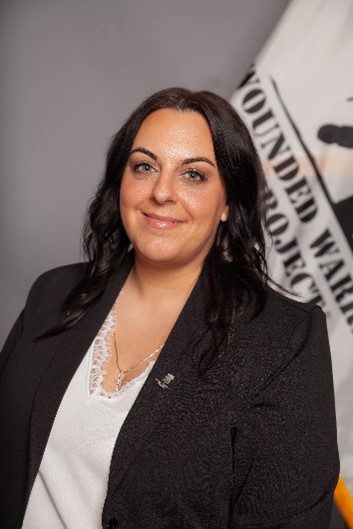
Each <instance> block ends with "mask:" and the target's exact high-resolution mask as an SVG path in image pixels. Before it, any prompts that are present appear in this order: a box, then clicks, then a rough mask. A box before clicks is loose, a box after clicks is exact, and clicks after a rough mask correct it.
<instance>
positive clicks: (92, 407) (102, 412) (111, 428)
mask: <svg viewBox="0 0 353 529" xmlns="http://www.w3.org/2000/svg"><path fill="white" fill-rule="evenodd" d="M113 309H114V307H113V308H112V310H111V311H110V312H109V314H108V316H107V318H106V320H105V322H104V323H103V325H102V327H101V329H100V331H99V332H98V334H97V336H96V337H95V339H94V340H93V342H92V344H91V346H90V347H89V349H88V351H87V353H86V354H85V356H84V358H83V359H82V361H81V364H80V365H79V367H78V369H77V370H76V373H75V375H74V376H73V378H72V379H71V382H70V384H69V386H68V388H67V390H66V392H65V395H64V397H63V399H62V401H61V404H60V407H59V409H58V412H57V414H56V417H55V420H54V423H53V427H52V429H51V432H50V436H49V439H48V442H47V445H46V448H45V451H44V455H43V459H42V461H41V464H40V468H39V471H38V473H37V476H36V479H35V482H34V485H33V488H32V491H31V494H30V498H29V502H28V505H27V509H26V512H25V517H24V521H23V525H22V529H39V528H42V527H50V529H77V528H79V527H85V528H87V529H101V527H102V522H101V515H102V509H103V503H104V500H105V496H106V492H107V485H108V476H109V468H110V461H111V456H112V452H113V449H114V445H115V441H116V438H117V436H118V434H119V431H120V428H121V426H122V424H123V422H124V420H125V418H126V416H127V414H128V412H129V410H130V408H131V406H132V405H133V403H134V401H135V399H136V397H137V395H138V393H139V391H140V389H141V388H142V386H143V383H144V382H145V380H146V378H147V376H148V373H149V372H150V370H151V369H152V367H153V365H154V363H155V361H156V359H154V360H151V361H149V362H148V364H147V365H146V367H145V369H144V370H143V372H141V373H140V374H139V375H138V376H137V377H135V378H133V379H131V380H130V381H128V382H125V383H124V385H123V386H122V388H121V390H118V391H117V390H116V391H114V392H107V391H105V389H104V388H103V387H102V382H103V381H104V376H105V374H106V372H105V370H104V364H105V362H106V360H107V358H108V355H109V354H111V353H110V351H109V349H108V346H107V337H108V333H109V332H112V330H113V328H114V323H115V319H114V318H115V316H114V314H115V313H114V310H113Z"/></svg>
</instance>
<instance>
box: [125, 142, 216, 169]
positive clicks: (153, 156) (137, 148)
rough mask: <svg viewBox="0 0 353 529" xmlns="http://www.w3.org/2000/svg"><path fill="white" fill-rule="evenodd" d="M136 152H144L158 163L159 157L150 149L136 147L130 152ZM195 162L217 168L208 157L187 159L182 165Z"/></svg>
mask: <svg viewBox="0 0 353 529" xmlns="http://www.w3.org/2000/svg"><path fill="white" fill-rule="evenodd" d="M134 152H143V153H144V154H147V155H148V156H150V157H151V158H152V159H153V160H155V161H156V162H157V161H158V156H157V155H156V154H154V152H152V151H149V150H148V149H145V148H144V147H136V148H135V149H132V151H130V155H131V154H132V153H134ZM195 162H206V163H209V164H210V165H212V167H215V164H214V163H213V162H211V160H210V159H209V158H207V157H206V156H197V157H194V158H185V160H183V161H182V164H188V163H195Z"/></svg>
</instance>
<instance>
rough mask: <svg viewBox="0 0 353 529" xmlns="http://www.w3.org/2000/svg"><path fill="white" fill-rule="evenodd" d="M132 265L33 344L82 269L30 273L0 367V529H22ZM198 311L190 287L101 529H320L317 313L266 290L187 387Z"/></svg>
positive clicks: (322, 352) (328, 425) (321, 384)
mask: <svg viewBox="0 0 353 529" xmlns="http://www.w3.org/2000/svg"><path fill="white" fill-rule="evenodd" d="M132 264H133V257H132V252H129V254H127V256H126V257H125V258H124V261H123V263H122V265H121V266H120V267H119V268H118V269H117V270H116V272H115V275H114V276H113V277H112V279H111V281H110V283H109V285H108V287H107V288H106V290H105V292H104V294H103V296H102V297H101V298H100V300H99V301H98V302H97V303H96V304H95V305H94V306H93V307H91V308H90V310H89V311H88V312H87V313H86V314H85V316H83V317H82V318H81V320H80V321H79V322H78V323H77V324H76V325H75V326H74V327H73V328H71V329H70V330H68V331H65V333H62V334H61V335H58V336H55V337H52V338H48V339H46V340H44V341H42V342H39V343H37V344H32V343H31V338H32V337H33V336H35V335H36V334H39V333H40V332H42V331H44V330H45V329H47V328H48V327H49V326H51V325H53V324H54V323H55V322H56V321H57V317H58V311H59V308H60V305H61V303H62V301H63V299H64V297H65V296H66V294H67V293H68V291H69V290H70V289H71V287H72V286H73V285H74V283H75V282H76V281H77V280H78V278H79V275H80V273H81V272H82V267H83V266H84V263H75V264H70V265H66V266H60V267H57V268H55V269H52V270H49V271H47V272H45V273H43V274H42V275H40V276H39V277H38V279H37V280H36V281H35V282H34V284H33V285H32V287H31V289H30V291H29V294H28V298H27V301H26V304H25V307H24V309H23V310H22V312H21V313H20V315H19V316H18V319H17V320H16V322H15V324H14V326H13V328H12V330H11V332H10V334H9V336H8V338H7V340H6V343H5V346H4V348H3V350H2V353H1V355H0V425H1V426H0V453H1V456H0V457H1V465H0V489H1V490H0V511H1V514H0V527H1V529H15V528H16V529H20V527H21V525H22V521H23V517H24V512H25V508H26V505H27V502H28V498H29V493H30V491H31V488H32V486H33V482H34V479H35V476H36V474H37V471H38V468H39V465H40V462H41V458H42V456H43V452H44V449H45V446H46V443H47V440H48V436H49V433H50V429H51V426H52V424H53V421H54V418H55V414H56V412H57V410H58V407H59V405H60V402H61V399H62V398H63V396H64V393H65V390H66V388H67V386H68V384H69V382H70V380H71V378H72V376H73V375H74V373H75V371H76V369H77V368H78V366H79V364H80V362H81V360H82V358H83V356H84V354H85V353H86V351H87V349H88V347H89V345H90V344H91V342H92V340H93V339H94V337H95V335H96V333H97V332H98V330H99V328H100V326H101V325H102V323H103V322H104V320H105V318H106V316H107V314H108V312H109V310H110V309H111V307H112V304H113V302H114V300H115V298H116V296H117V295H118V293H119V291H120V289H121V287H122V285H123V284H124V282H125V280H126V278H127V276H128V273H129V271H130V269H131V266H132ZM204 309H205V290H204V289H203V288H202V287H201V284H200V280H198V282H197V283H196V284H195V287H194V289H193V291H192V292H191V294H190V296H189V298H188V300H187V302H186V304H185V306H184V308H183V310H182V311H181V314H180V315H179V318H178V320H177V321H176V323H175V325H174V327H173V329H172V331H171V333H170V335H169V337H168V339H167V342H166V344H165V346H164V348H163V349H162V351H161V353H160V355H159V357H158V359H157V361H156V363H155V365H154V366H153V368H152V370H151V371H150V373H149V375H148V377H147V379H146V381H145V383H144V385H143V386H142V388H141V390H140V393H139V394H138V396H137V398H136V400H135V402H134V404H133V406H132V408H131V410H130V412H129V414H128V416H127V417H126V420H125V422H124V424H123V426H122V428H121V430H120V433H119V436H118V438H117V440H116V444H115V448H114V452H113V455H112V460H111V466H110V474H109V483H108V491H107V495H106V499H105V503H104V507H103V512H102V526H103V527H104V528H107V529H108V528H109V529H112V528H119V529H216V528H217V529H250V528H251V529H253V528H257V529H261V528H267V529H270V528H273V529H306V528H307V529H328V528H329V525H330V516H331V508H332V499H333V491H334V488H335V485H336V483H337V479H338V474H339V456H338V448H337V436H336V418H335V403H334V391H333V380H332V368H331V356H330V349H329V342H328V336H327V327H326V320H325V314H324V312H323V311H322V309H321V308H320V307H318V306H316V305H314V304H312V303H301V302H299V301H293V300H291V299H289V298H286V297H284V296H282V295H281V294H278V293H277V292H275V291H274V290H273V289H271V290H270V292H269V295H268V300H267V303H266V307H265V310H264V311H263V312H262V313H261V315H260V316H258V317H257V318H255V319H254V320H253V321H252V322H250V323H249V322H246V321H244V322H243V324H241V323H240V324H239V326H238V327H237V328H236V329H235V333H234V339H233V343H232V346H231V347H226V348H224V350H223V351H222V354H221V355H220V356H219V358H218V359H217V362H216V364H215V366H214V368H213V369H211V371H209V372H208V373H207V374H206V375H205V376H204V377H201V376H200V375H199V374H198V371H197V366H196V364H195V362H192V361H191V357H190V354H189V351H188V341H189V339H190V338H191V337H193V336H194V335H195V332H196V331H198V330H199V329H200V328H201V327H202V326H203V325H204V323H205V320H204V314H205V312H204ZM136 338H137V339H138V337H136ZM209 339H210V336H209V335H207V336H206V339H205V340H204V342H203V344H202V343H201V345H200V347H199V349H198V353H197V354H199V353H200V352H201V351H202V347H204V346H205V345H206V344H207V343H208V340H209ZM196 357H197V355H196V356H195V358H196ZM168 373H170V374H173V375H174V379H173V380H171V382H169V384H166V385H164V387H163V384H160V383H158V381H161V380H162V379H163V377H164V376H165V375H167V374H168ZM165 386H166V387H165ZM38 529H42V528H38ZM78 529H91V528H78Z"/></svg>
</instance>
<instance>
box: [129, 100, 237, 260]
mask: <svg viewBox="0 0 353 529" xmlns="http://www.w3.org/2000/svg"><path fill="white" fill-rule="evenodd" d="M201 157H202V158H203V160H200V159H199V158H201ZM191 159H194V160H191ZM225 199H226V197H225V188H224V184H223V182H222V181H221V177H220V174H219V171H218V168H217V164H216V159H215V153H214V149H213V141H212V136H211V132H210V129H209V126H208V123H207V121H206V120H205V119H204V117H203V116H201V114H199V113H197V112H190V111H177V110H173V109H161V110H157V111H155V112H153V113H151V114H149V115H148V116H147V117H146V119H145V120H144V121H143V123H142V125H141V126H140V129H139V131H138V133H137V135H136V137H135V141H134V143H133V146H132V148H131V152H130V156H129V159H128V162H127V164H126V167H125V169H124V173H123V178H122V182H121V189H120V211H121V217H122V221H123V225H124V228H125V230H126V233H127V235H128V237H129V239H130V242H131V243H132V245H133V247H134V249H135V253H136V254H137V255H138V256H140V257H142V258H143V259H147V260H149V261H153V262H154V263H155V262H159V263H163V262H165V263H169V264H175V265H181V264H185V263H187V262H190V261H192V260H196V261H198V260H199V261H200V262H202V261H203V259H204V258H205V257H206V255H207V253H208V251H209V249H210V248H211V246H212V244H213V241H214V238H215V235H216V230H217V227H218V224H219V222H220V220H222V221H225V220H227V217H228V206H226V204H225ZM146 214H147V215H159V216H161V217H172V218H173V219H176V220H177V221H178V222H176V223H172V224H171V223H170V222H158V220H155V219H154V220H153V219H151V218H149V217H148V216H146Z"/></svg>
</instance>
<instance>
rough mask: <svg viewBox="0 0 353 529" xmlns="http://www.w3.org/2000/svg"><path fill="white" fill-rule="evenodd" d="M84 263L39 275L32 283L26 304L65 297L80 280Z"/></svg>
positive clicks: (57, 267) (64, 266)
mask: <svg viewBox="0 0 353 529" xmlns="http://www.w3.org/2000/svg"><path fill="white" fill-rule="evenodd" d="M86 264H87V263H86V262H84V261H82V262H76V263H70V264H65V265H60V266H56V267H54V268H50V269H48V270H45V271H44V272H42V273H40V274H39V275H38V276H37V277H36V279H35V280H34V281H33V283H32V285H31V287H30V289H29V292H28V297H27V304H28V302H29V301H31V300H36V299H41V298H42V297H43V296H44V295H45V297H46V298H50V297H54V298H55V297H61V296H63V295H65V293H67V292H68V291H69V290H71V288H73V286H74V285H75V284H76V283H77V282H78V280H79V279H80V277H81V275H82V273H83V270H84V268H85V266H86Z"/></svg>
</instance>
